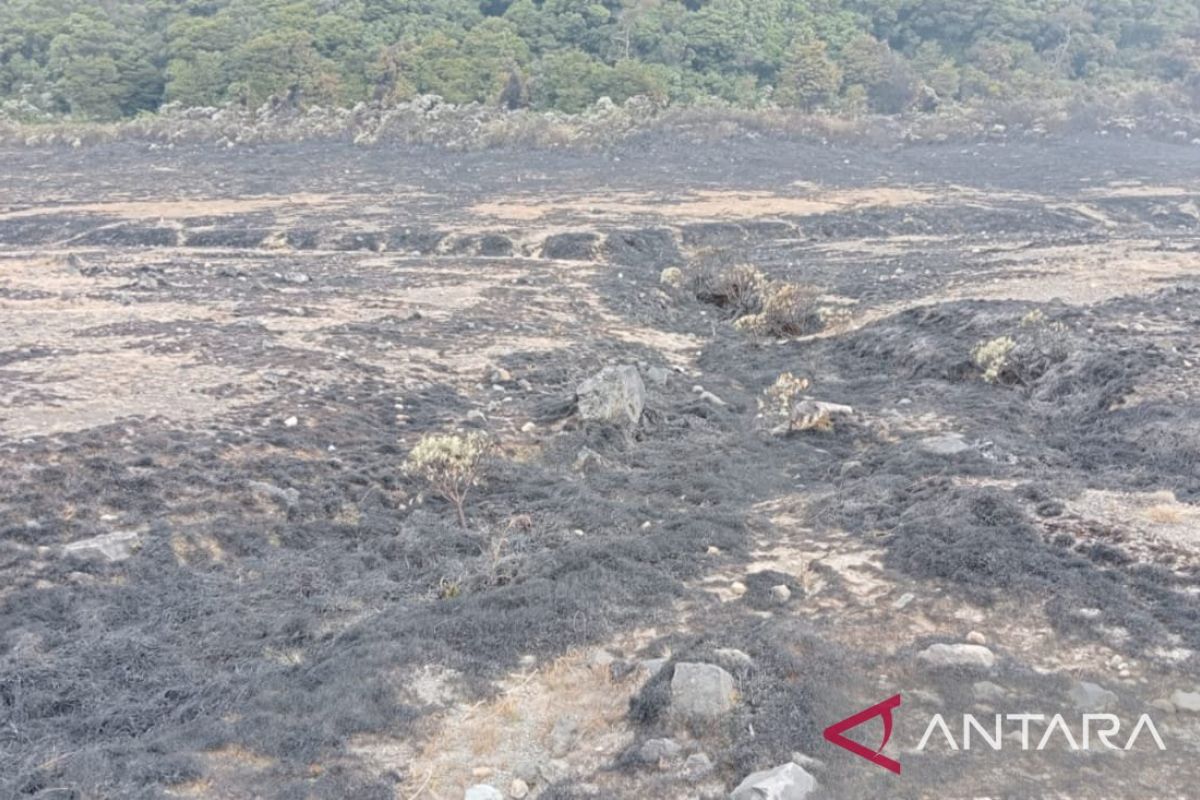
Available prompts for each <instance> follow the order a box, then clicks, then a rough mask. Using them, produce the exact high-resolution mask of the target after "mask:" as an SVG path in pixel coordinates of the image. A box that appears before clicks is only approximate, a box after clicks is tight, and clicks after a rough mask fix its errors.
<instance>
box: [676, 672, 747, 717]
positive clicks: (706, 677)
mask: <svg viewBox="0 0 1200 800" xmlns="http://www.w3.org/2000/svg"><path fill="white" fill-rule="evenodd" d="M736 701H737V691H736V689H735V688H734V682H733V676H732V675H730V674H729V673H728V672H726V671H725V670H723V669H721V668H720V667H718V666H716V665H715V664H693V663H689V662H683V663H679V664H676V665H675V674H674V675H673V676H672V677H671V710H672V711H673V712H674V713H676V714H678V715H679V716H680V717H682V718H683V719H687V720H712V719H716V718H718V717H720V716H722V715H723V714H725V713H727V712H729V711H730V710H732V709H733V706H734V704H735V703H736Z"/></svg>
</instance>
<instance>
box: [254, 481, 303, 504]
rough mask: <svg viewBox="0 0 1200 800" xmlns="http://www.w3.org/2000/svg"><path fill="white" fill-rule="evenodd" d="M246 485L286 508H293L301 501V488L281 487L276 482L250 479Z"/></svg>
mask: <svg viewBox="0 0 1200 800" xmlns="http://www.w3.org/2000/svg"><path fill="white" fill-rule="evenodd" d="M246 486H247V488H249V489H250V490H251V491H253V492H255V493H257V494H262V495H266V496H267V497H269V498H271V499H272V500H274V501H276V502H278V503H279V504H280V505H282V506H283V507H284V508H291V507H293V506H294V505H296V504H297V503H299V502H300V490H299V489H293V488H290V487H289V488H287V489H280V488H279V487H278V486H276V485H275V484H273V483H266V482H264V481H250V482H249V483H247V484H246Z"/></svg>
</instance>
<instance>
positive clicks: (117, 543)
mask: <svg viewBox="0 0 1200 800" xmlns="http://www.w3.org/2000/svg"><path fill="white" fill-rule="evenodd" d="M140 544H141V534H140V533H138V532H137V531H114V532H112V533H103V534H100V535H99V536H93V537H91V538H90V539H81V540H79V541H78V542H71V543H70V544H65V545H63V548H62V551H63V554H64V555H74V556H83V557H85V558H96V557H99V558H103V559H105V560H107V561H124V560H125V559H127V558H129V557H130V556H132V555H133V553H134V551H135V550H137V548H138V545H140Z"/></svg>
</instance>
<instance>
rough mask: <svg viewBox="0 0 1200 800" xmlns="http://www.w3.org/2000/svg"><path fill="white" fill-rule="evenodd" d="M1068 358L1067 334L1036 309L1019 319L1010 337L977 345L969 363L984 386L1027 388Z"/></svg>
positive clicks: (1063, 326)
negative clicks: (1017, 386)
mask: <svg viewBox="0 0 1200 800" xmlns="http://www.w3.org/2000/svg"><path fill="white" fill-rule="evenodd" d="M1070 355H1071V340H1070V332H1069V331H1068V329H1067V326H1066V325H1064V324H1062V323H1061V322H1047V321H1046V315H1045V314H1044V313H1043V312H1042V311H1041V310H1040V309H1034V310H1033V311H1030V312H1029V313H1027V314H1026V315H1025V316H1024V317H1022V318H1021V322H1020V326H1019V328H1018V330H1017V331H1016V332H1015V333H1014V334H1013V335H1012V336H998V337H996V338H995V339H989V340H987V341H984V342H980V343H979V344H977V345H976V346H975V349H974V350H972V351H971V360H972V361H973V362H974V363H975V366H977V367H978V368H979V369H980V370H981V371H982V373H983V379H984V380H985V381H987V382H988V383H1000V384H1004V385H1009V386H1014V385H1019V386H1029V385H1031V384H1033V383H1034V382H1035V381H1037V380H1038V379H1039V378H1041V377H1042V376H1043V375H1045V374H1046V373H1047V372H1048V371H1049V370H1050V369H1051V368H1052V367H1054V365H1056V364H1059V363H1062V362H1063V361H1065V360H1066V359H1067V358H1068V357H1069V356H1070Z"/></svg>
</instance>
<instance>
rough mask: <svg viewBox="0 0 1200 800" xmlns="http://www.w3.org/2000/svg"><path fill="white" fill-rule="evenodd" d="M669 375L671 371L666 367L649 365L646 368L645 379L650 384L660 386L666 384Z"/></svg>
mask: <svg viewBox="0 0 1200 800" xmlns="http://www.w3.org/2000/svg"><path fill="white" fill-rule="evenodd" d="M670 377H671V371H670V370H668V369H667V368H666V367H650V368H649V369H647V370H646V380H647V381H649V382H650V385H651V386H657V387H659V388H662V387H663V386H666V385H667V381H668V380H670Z"/></svg>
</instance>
